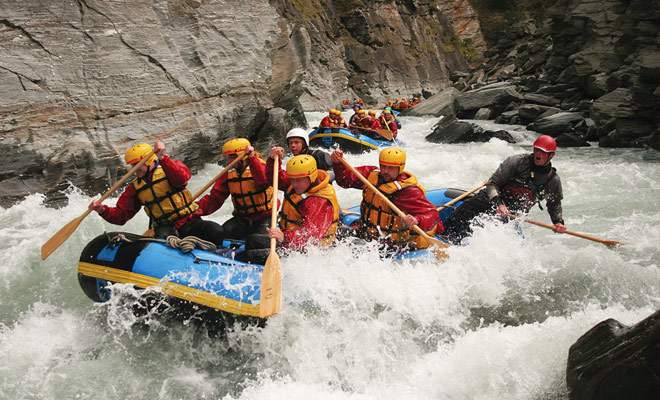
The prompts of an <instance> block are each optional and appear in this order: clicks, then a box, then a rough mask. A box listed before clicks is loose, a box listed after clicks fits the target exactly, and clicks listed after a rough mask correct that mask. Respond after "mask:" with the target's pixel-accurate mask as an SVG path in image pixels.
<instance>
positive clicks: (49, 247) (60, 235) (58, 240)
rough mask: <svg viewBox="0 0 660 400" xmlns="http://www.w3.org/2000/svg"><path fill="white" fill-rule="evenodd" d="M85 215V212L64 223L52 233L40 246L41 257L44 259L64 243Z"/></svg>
mask: <svg viewBox="0 0 660 400" xmlns="http://www.w3.org/2000/svg"><path fill="white" fill-rule="evenodd" d="M86 215H87V214H83V215H82V216H80V217H78V218H76V219H74V220H73V221H71V222H69V223H68V224H66V225H64V227H63V228H62V229H60V230H59V231H58V232H57V233H56V234H54V235H53V237H51V238H50V239H48V241H47V242H46V243H44V245H43V246H41V259H42V260H45V259H46V258H48V256H49V255H51V254H52V253H53V252H54V251H55V250H57V248H58V247H60V245H61V244H62V243H64V241H65V240H67V239H68V238H69V236H71V234H72V233H73V232H74V231H75V230H76V228H78V225H80V222H82V220H83V218H84V217H85V216H86Z"/></svg>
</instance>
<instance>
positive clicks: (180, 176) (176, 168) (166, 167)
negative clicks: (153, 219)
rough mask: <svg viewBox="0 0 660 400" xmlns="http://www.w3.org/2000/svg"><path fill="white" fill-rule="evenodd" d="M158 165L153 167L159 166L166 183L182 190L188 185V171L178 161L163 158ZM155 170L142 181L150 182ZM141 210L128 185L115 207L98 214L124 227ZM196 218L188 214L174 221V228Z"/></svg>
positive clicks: (133, 188) (104, 207) (104, 208)
mask: <svg viewBox="0 0 660 400" xmlns="http://www.w3.org/2000/svg"><path fill="white" fill-rule="evenodd" d="M157 162H158V164H156V165H154V167H157V166H158V165H160V166H161V167H162V168H163V171H164V172H165V176H167V181H168V182H169V183H170V185H172V187H173V188H175V189H183V188H185V187H186V185H187V184H188V180H189V179H190V176H191V175H190V169H188V167H187V166H186V164H184V163H183V162H181V161H179V160H173V159H171V158H169V157H168V156H163V159H162V160H158V161H157ZM154 170H155V168H153V169H152V170H151V171H149V173H148V174H147V176H145V178H144V179H147V180H148V181H151V178H152V177H153V174H154ZM141 208H142V202H141V201H140V199H139V198H138V196H137V192H136V191H135V187H134V186H133V185H132V184H131V185H129V186H128V187H127V188H126V190H124V193H122V194H121V196H119V199H118V200H117V205H116V206H115V207H108V206H106V205H104V206H103V211H101V212H100V213H99V215H100V216H101V217H103V219H104V220H106V221H108V222H110V223H111V224H115V225H124V224H125V223H126V222H127V221H128V220H130V219H131V218H133V216H135V214H137V212H138V211H140V209H141ZM195 218H198V217H197V216H196V215H195V214H189V215H186V216H185V217H183V218H181V219H179V220H176V221H174V226H175V227H176V228H180V227H182V226H183V225H185V224H186V223H188V222H189V221H190V220H192V219H195Z"/></svg>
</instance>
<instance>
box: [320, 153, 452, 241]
mask: <svg viewBox="0 0 660 400" xmlns="http://www.w3.org/2000/svg"><path fill="white" fill-rule="evenodd" d="M332 169H333V170H334V171H335V182H337V184H338V185H339V186H341V187H343V188H347V189H348V188H354V189H364V183H362V181H361V180H359V179H358V177H357V176H356V175H355V174H353V172H352V171H351V170H350V169H348V168H346V166H344V164H341V163H333V164H332ZM355 169H356V170H357V171H358V172H359V173H360V174H362V176H364V177H367V176H369V173H371V171H373V170H375V169H378V167H376V166H372V165H365V166H363V167H357V168H355ZM404 174H405V173H404ZM406 177H407V175H406ZM389 199H390V201H392V203H394V205H395V206H397V207H398V208H399V209H400V210H401V211H403V212H404V213H406V214H410V215H412V216H414V217H415V218H417V221H419V227H420V228H422V230H423V231H430V230H431V229H433V227H434V226H435V225H436V224H438V228H437V230H436V232H437V233H440V232H442V231H443V230H444V228H443V226H442V222H440V217H439V216H438V211H437V210H436V209H435V206H434V205H433V204H432V203H431V202H430V201H428V200H427V199H426V196H425V195H424V192H422V190H421V189H420V188H418V187H416V186H409V187H407V188H405V189H402V190H399V191H398V192H395V193H394V194H393V195H392V196H391V197H390V198H389Z"/></svg>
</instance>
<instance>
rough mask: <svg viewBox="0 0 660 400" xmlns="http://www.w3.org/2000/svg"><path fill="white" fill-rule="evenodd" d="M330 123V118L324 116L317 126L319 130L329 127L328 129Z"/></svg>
mask: <svg viewBox="0 0 660 400" xmlns="http://www.w3.org/2000/svg"><path fill="white" fill-rule="evenodd" d="M330 122H331V121H330V116H329V115H326V116H325V118H323V119H322V120H321V123H320V124H319V126H320V127H321V128H329V127H330Z"/></svg>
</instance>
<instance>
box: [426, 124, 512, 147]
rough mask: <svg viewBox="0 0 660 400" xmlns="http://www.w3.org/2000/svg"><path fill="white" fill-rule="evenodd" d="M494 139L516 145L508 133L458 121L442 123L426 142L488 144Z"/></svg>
mask: <svg viewBox="0 0 660 400" xmlns="http://www.w3.org/2000/svg"><path fill="white" fill-rule="evenodd" d="M492 138H498V139H500V140H504V141H506V142H508V143H515V140H514V139H513V137H512V136H511V134H509V133H508V132H507V131H504V130H498V131H486V130H484V129H483V128H481V127H480V126H478V125H475V124H474V123H471V122H467V121H456V120H452V121H441V122H440V123H439V124H437V125H436V126H435V127H434V129H433V132H432V133H431V134H430V135H428V136H426V140H428V141H429V142H433V143H470V142H487V141H489V140H490V139H492Z"/></svg>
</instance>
